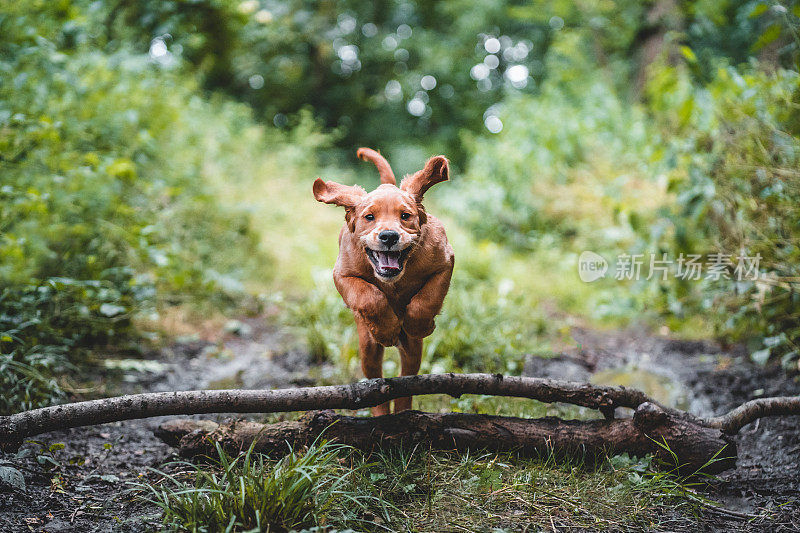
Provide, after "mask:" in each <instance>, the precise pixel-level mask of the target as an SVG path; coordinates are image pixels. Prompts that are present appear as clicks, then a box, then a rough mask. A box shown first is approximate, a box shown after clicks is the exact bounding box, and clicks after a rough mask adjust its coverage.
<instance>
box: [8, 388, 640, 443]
mask: <svg viewBox="0 0 800 533" xmlns="http://www.w3.org/2000/svg"><path fill="white" fill-rule="evenodd" d="M422 394H449V395H450V396H454V397H459V396H461V395H462V394H488V395H492V396H515V397H519V398H532V399H534V400H539V401H542V402H548V403H552V402H566V403H571V404H574V405H581V406H584V407H589V408H592V409H600V410H601V411H603V412H604V414H606V415H608V414H609V413H613V410H614V408H616V407H630V408H634V409H635V408H636V407H637V406H639V405H641V404H642V403H644V402H647V401H651V400H650V399H649V398H648V397H647V395H645V394H644V393H642V392H640V391H637V390H634V389H626V388H624V387H597V386H592V385H589V384H585V383H575V382H570V381H557V380H550V379H539V378H528V377H506V376H503V375H501V374H452V373H451V374H423V375H419V376H404V377H399V378H390V379H371V380H366V381H360V382H357V383H352V384H350V385H336V386H327V387H303V388H296V389H282V390H204V391H182V392H153V393H145V394H132V395H128V396H120V397H117V398H104V399H101V400H90V401H86V402H76V403H70V404H64V405H56V406H53V407H44V408H41V409H34V410H31V411H25V412H22V413H17V414H14V415H10V416H3V417H0V448H2V449H14V448H15V447H18V446H19V444H21V443H22V441H23V440H24V439H25V438H27V437H32V436H34V435H39V434H41V433H46V432H48V431H53V430H57V429H68V428H74V427H80V426H89V425H95V424H104V423H107V422H119V421H122V420H132V419H136V418H148V417H153V416H165V415H190V414H208V413H281V412H291V411H310V410H313V409H362V408H364V407H374V406H376V405H380V404H382V403H384V402H386V401H389V400H394V399H396V398H402V397H405V396H418V395H422Z"/></svg>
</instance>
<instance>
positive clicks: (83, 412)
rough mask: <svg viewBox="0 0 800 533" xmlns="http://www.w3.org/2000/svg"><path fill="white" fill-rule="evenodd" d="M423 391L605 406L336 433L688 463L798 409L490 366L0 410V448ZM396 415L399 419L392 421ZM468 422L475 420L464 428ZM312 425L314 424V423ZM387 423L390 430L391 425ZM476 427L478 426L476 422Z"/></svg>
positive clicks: (293, 435) (356, 421)
mask: <svg viewBox="0 0 800 533" xmlns="http://www.w3.org/2000/svg"><path fill="white" fill-rule="evenodd" d="M424 394H448V395H450V396H454V397H458V396H460V395H462V394H482V395H492V396H515V397H521V398H531V399H535V400H539V401H542V402H548V403H554V402H565V403H570V404H574V405H580V406H584V407H589V408H592V409H598V410H600V411H601V412H603V414H604V415H606V418H607V420H600V421H586V422H579V421H563V420H558V419H550V418H545V419H536V420H530V419H510V418H504V417H489V418H486V417H483V418H470V417H471V416H473V415H457V414H452V415H434V414H425V413H416V414H414V415H405V414H402V413H401V414H400V415H392V416H390V417H378V418H366V419H360V418H353V417H338V418H337V424H336V425H335V426H334V427H339V428H347V427H353V428H356V427H357V428H366V429H365V430H364V431H366V432H365V433H364V435H368V436H369V437H368V438H367V437H363V436H355V435H356V433H358V431H360V430H358V431H356V429H353V430H352V431H350V432H349V433H344V434H342V436H341V437H342V439H344V442H347V443H354V445H357V447H365V446H366V444H367V443H370V442H374V439H373V436H374V434H375V432H376V431H377V432H378V434H379V435H380V438H379V439H378V441H380V442H384V443H392V442H400V443H403V442H412V443H418V442H423V441H426V440H427V441H429V442H432V444H431V445H434V444H435V443H438V444H437V445H441V446H445V444H447V445H448V446H450V447H452V446H456V447H460V446H467V447H468V446H469V445H474V446H480V447H486V448H490V449H493V448H494V449H519V450H522V451H523V452H537V453H538V452H541V451H542V450H543V448H542V447H543V446H545V447H546V448H547V449H552V450H556V451H559V452H562V451H564V452H570V451H584V452H586V453H599V451H600V450H601V449H602V450H605V451H617V452H624V451H627V452H629V453H632V454H639V453H656V454H657V455H658V454H660V453H662V452H663V451H665V450H663V448H661V447H660V446H659V445H658V444H655V441H658V442H660V443H661V444H664V445H666V446H667V447H668V448H669V449H670V450H672V451H673V452H674V453H676V454H677V455H678V457H679V459H680V461H681V462H682V463H686V464H688V465H692V466H697V465H698V464H700V463H703V462H704V461H705V460H708V459H710V458H711V457H715V455H716V454H718V453H720V451H721V450H723V449H725V453H726V454H728V453H731V452H732V454H733V455H732V456H730V457H728V459H727V460H728V461H729V462H724V461H723V462H721V463H720V464H721V465H730V464H732V463H731V462H730V461H733V460H735V459H731V457H735V448H732V447H731V446H732V443H731V441H730V439H729V438H727V437H726V436H725V435H723V433H725V434H728V435H729V434H734V433H736V432H737V431H738V430H739V429H741V428H742V427H743V426H744V425H746V424H748V423H749V422H752V421H753V420H755V419H757V418H761V417H765V416H777V415H789V414H800V398H791V397H788V398H763V399H760V400H754V401H752V402H748V403H746V404H744V405H742V406H740V407H738V408H736V409H734V410H733V411H731V412H730V413H728V414H726V415H723V416H719V417H715V418H712V419H709V420H703V419H699V418H697V417H695V416H693V415H691V414H689V413H685V412H682V411H678V410H675V409H669V408H666V407H663V406H660V405H658V404H657V403H656V402H654V401H652V400H650V399H649V398H648V397H647V396H646V395H645V394H644V393H642V392H640V391H637V390H634V389H626V388H624V387H599V386H593V385H589V384H583V383H575V382H568V381H557V380H549V379H539V378H528V377H504V376H502V375H499V374H435V375H420V376H406V377H400V378H390V379H373V380H368V381H361V382H358V383H353V384H350V385H339V386H326V387H305V388H296V389H283V390H219V391H185V392H163V393H148V394H134V395H129V396H121V397H117V398H105V399H101V400H91V401H86V402H78V403H72V404H65V405H57V406H53V407H46V408H42V409H35V410H32V411H25V412H22V413H18V414H15V415H10V416H4V417H0V448H2V449H10V450H13V449H16V448H18V447H19V445H20V444H21V443H22V442H23V440H24V439H25V438H26V437H31V436H34V435H38V434H41V433H45V432H48V431H53V430H57V429H67V428H73V427H79V426H86V425H94V424H102V423H107V422H117V421H122V420H130V419H135V418H147V417H153V416H164V415H188V414H204V413H272V412H290V411H311V410H317V409H360V408H365V407H372V406H375V405H379V404H381V403H384V402H386V401H389V400H392V399H396V398H402V397H405V396H418V395H424ZM617 407H628V408H632V409H636V412H635V415H634V418H633V419H632V421H631V420H608V419H612V418H613V412H614V409H615V408H617ZM474 416H477V415H474ZM398 417H399V418H398ZM403 417H406V418H408V419H406V418H403ZM415 417H416V418H415ZM426 417H427V418H426ZM392 420H394V421H395V422H392ZM398 420H399V421H400V422H396V421H398ZM182 423H184V424H186V425H185V426H184V427H187V428H190V429H189V430H188V431H184V432H183V433H181V437H180V438H179V441H180V445H181V447H184V446H185V445H186V449H187V450H189V449H191V446H189V445H188V444H187V443H184V442H183V439H184V438H188V436H189V435H191V434H194V433H195V432H200V433H197V435H203V434H204V435H205V437H203V438H206V437H209V436H210V437H211V440H212V441H213V439H214V438H216V437H214V435H216V433H215V432H217V431H218V429H219V428H217V427H216V426H213V427H212V426H209V425H208V424H213V422H207V426H206V427H205V429H203V428H200V427H198V426H197V425H196V424H194V423H193V422H191V421H183V422H182ZM417 423H420V424H427V425H425V426H424V427H427V428H429V430H428V431H427V432H425V431H422V432H420V431H418V430H417V429H416V428H415V426H414V425H413V424H417ZM193 424H194V425H193ZM287 424H289V425H288V426H273V427H270V428H269V430H268V431H269V434H271V435H277V436H276V437H274V438H276V439H278V440H277V441H276V442H279V443H281V445H282V444H283V443H285V442H298V443H300V444H302V443H307V442H308V438H310V437H311V436H314V435H318V432H317V433H314V431H311V430H310V429H302V428H298V427H296V426H292V425H291V424H290V423H287ZM386 424H389V425H388V426H387V425H386ZM392 424H394V426H392ZM470 424H475V425H476V426H475V427H471V426H470ZM238 427H246V426H238ZM314 427H316V428H317V429H319V427H318V426H314ZM392 427H395V428H396V429H394V430H392V429H391V428H392ZM481 427H482V428H484V429H479V428H481ZM435 428H438V429H435ZM491 428H495V429H493V430H492V429H491ZM262 430H264V431H267V429H265V427H261V428H260V429H259V431H262ZM340 430H341V431H343V429H339V430H332V431H333V432H334V433H335V432H336V431H340ZM237 431H239V430H237ZM315 431H316V430H315ZM203 432H205V433H203ZM245 433H246V432H245ZM251 433H252V432H251ZM162 434H166V433H164V432H162ZM225 438H228V437H225ZM225 438H223V441H224V440H225ZM231 438H232V437H231ZM242 438H243V437H242ZM232 439H233V440H232V441H231V442H234V441H235V442H239V441H241V442H245V441H244V440H241V439H240V438H239V437H236V438H232ZM364 439H366V440H364ZM229 440H230V439H229ZM173 441H174V443H175V444H178V441H175V440H174V439H173ZM251 441H252V439H251ZM434 441H435V443H434ZM498 447H500V448H498Z"/></svg>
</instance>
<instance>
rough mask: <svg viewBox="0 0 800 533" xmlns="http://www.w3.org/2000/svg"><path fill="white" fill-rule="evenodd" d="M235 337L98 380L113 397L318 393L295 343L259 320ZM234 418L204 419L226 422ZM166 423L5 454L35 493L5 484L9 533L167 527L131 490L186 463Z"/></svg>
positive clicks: (175, 350) (168, 353)
mask: <svg viewBox="0 0 800 533" xmlns="http://www.w3.org/2000/svg"><path fill="white" fill-rule="evenodd" d="M234 329H237V330H238V333H230V334H226V335H225V336H224V337H223V341H222V347H221V349H220V347H218V346H216V345H214V344H211V343H208V342H203V341H189V342H184V343H179V344H176V345H174V346H171V347H169V348H166V349H164V350H162V351H160V352H157V353H153V354H152V359H149V360H143V361H142V360H122V361H113V362H112V363H111V366H112V367H114V370H108V371H106V372H103V373H102V375H98V376H97V379H98V380H101V379H102V380H104V381H107V382H110V383H114V385H113V387H112V388H111V389H110V390H108V391H107V393H108V394H112V395H117V394H130V393H137V392H147V391H154V392H157V391H173V390H193V389H201V388H233V387H237V388H270V387H272V388H281V387H291V386H299V385H309V384H313V380H309V375H310V374H312V362H311V361H310V359H309V357H308V355H307V354H305V353H303V352H300V351H297V350H285V349H284V346H286V345H287V341H286V338H285V336H284V334H282V333H281V332H280V331H279V330H277V329H275V328H271V327H267V326H265V325H264V321H263V320H255V319H253V320H247V321H244V322H241V323H240V324H239V327H237V328H234ZM120 369H123V370H120ZM313 373H315V374H317V375H319V374H320V369H319V368H318V367H314V368H313ZM236 416H239V415H236ZM225 417H226V415H217V416H214V415H212V416H209V415H203V418H212V419H219V420H221V419H223V418H225ZM162 420H163V418H161V417H159V418H151V419H145V420H129V421H125V422H118V423H112V424H103V425H101V426H94V427H86V428H76V429H72V430H67V431H56V432H52V433H48V434H44V435H40V436H38V437H37V438H36V439H35V440H34V442H30V443H28V444H25V445H24V446H23V447H22V449H21V450H20V452H19V453H18V454H16V455H14V454H6V455H4V456H3V457H2V459H0V469H2V468H3V467H13V468H15V469H17V470H18V471H20V472H21V473H22V474H23V475H24V477H25V489H24V490H18V488H16V489H14V488H11V487H10V486H8V485H7V484H6V485H4V484H3V482H2V481H1V480H0V532H3V533H4V532H9V533H10V532H15V533H16V532H18V531H19V532H23V531H45V532H48V533H50V532H59V533H60V532H66V531H71V532H80V533H84V532H100V531H102V532H107V531H145V530H152V529H155V528H156V526H157V521H155V520H152V519H148V518H147V516H148V515H149V516H151V517H155V516H156V514H157V509H156V508H155V507H154V506H148V505H144V504H142V503H137V502H133V501H132V500H131V497H130V495H129V494H127V493H126V491H129V490H130V489H131V485H129V483H132V482H133V483H135V482H137V481H141V480H143V479H146V478H147V477H150V478H151V479H154V478H155V476H152V475H149V471H148V468H158V467H159V466H160V465H162V464H163V463H164V462H165V461H168V460H172V459H177V457H175V456H173V455H172V453H173V450H172V449H171V448H170V447H169V446H167V445H166V444H164V443H163V442H161V441H160V440H159V439H157V438H156V437H155V436H154V435H153V429H155V428H156V427H157V426H158V425H159V423H161V421H162ZM38 443H42V444H38ZM54 443H61V444H63V445H64V447H63V449H56V450H52V451H49V450H48V448H49V447H50V446H52V445H53V444H54ZM58 446H60V445H58ZM58 446H57V447H58ZM40 457H41V458H40ZM51 460H52V461H51ZM42 462H44V464H42ZM54 463H57V464H54Z"/></svg>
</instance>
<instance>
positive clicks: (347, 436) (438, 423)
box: [157, 403, 736, 474]
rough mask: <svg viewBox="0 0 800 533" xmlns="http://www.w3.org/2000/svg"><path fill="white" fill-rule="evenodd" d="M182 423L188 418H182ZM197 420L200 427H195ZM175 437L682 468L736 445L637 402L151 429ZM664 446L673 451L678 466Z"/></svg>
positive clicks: (209, 446) (269, 446) (728, 461)
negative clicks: (542, 410) (563, 412)
mask: <svg viewBox="0 0 800 533" xmlns="http://www.w3.org/2000/svg"><path fill="white" fill-rule="evenodd" d="M187 422H188V423H187ZM201 424H205V425H201ZM157 435H159V436H160V437H161V438H162V439H164V440H166V441H167V442H170V443H175V442H178V448H179V450H180V453H181V454H182V455H184V456H186V457H198V456H212V457H213V456H215V455H216V451H215V445H216V444H217V443H218V444H220V445H221V446H222V447H223V448H224V449H226V450H227V451H228V452H229V453H234V454H235V453H238V452H239V451H241V450H243V449H247V448H249V447H250V446H251V445H253V446H254V449H255V450H256V451H259V452H262V453H266V454H269V455H271V456H273V457H275V456H281V455H284V454H285V453H287V452H288V450H289V449H290V447H291V448H293V449H297V448H299V447H303V446H307V445H309V444H311V443H312V442H314V441H315V440H316V439H318V438H319V437H320V435H322V437H323V438H324V439H326V440H330V441H334V442H338V443H341V444H346V445H348V446H352V447H354V448H358V449H360V450H364V451H367V452H369V451H371V450H373V449H375V448H381V449H386V448H388V447H406V448H413V447H414V446H417V445H422V446H424V447H426V448H427V447H431V448H434V449H443V450H465V449H472V450H489V451H493V452H517V453H520V454H522V455H526V456H533V455H545V454H548V453H551V452H553V453H555V454H556V455H558V456H563V455H578V456H583V457H585V458H587V459H589V460H593V459H595V458H597V457H605V456H607V455H612V454H615V453H622V452H627V453H629V454H631V455H636V456H644V455H646V454H653V455H655V456H656V457H658V458H661V459H662V460H664V461H665V462H667V464H669V465H671V466H676V467H679V470H680V471H681V472H682V473H685V474H693V473H695V472H697V471H698V470H700V469H701V468H702V469H703V471H704V472H708V473H717V472H721V471H723V470H726V469H728V468H732V467H734V466H735V464H736V446H735V444H734V443H733V441H732V440H731V439H730V438H729V437H728V436H726V435H724V434H723V433H722V432H721V431H720V430H718V429H712V428H708V427H705V426H702V425H698V424H696V423H694V422H693V421H691V420H690V419H687V418H685V417H680V416H676V415H674V414H671V413H668V412H666V411H664V410H662V409H660V408H659V407H658V406H656V405H654V404H651V403H645V404H642V405H641V406H639V408H638V409H637V410H636V411H635V413H634V416H633V418H632V419H620V420H590V421H578V420H561V419H559V418H553V417H547V418H538V419H525V418H511V417H502V416H488V415H476V414H464V413H447V414H434V413H421V412H419V411H405V412H402V413H399V414H394V415H386V416H380V417H353V416H340V415H336V414H335V413H334V412H333V411H315V412H311V413H308V414H307V415H305V416H304V417H303V418H301V419H300V420H299V421H294V422H280V423H277V424H259V423H256V422H247V421H229V422H226V423H224V424H222V425H219V426H217V427H215V428H213V429H210V428H209V425H208V421H202V422H193V421H169V422H166V423H165V424H162V426H161V427H160V428H159V431H158V432H157ZM667 448H668V449H669V450H671V451H672V452H673V453H675V455H676V456H677V462H678V464H673V463H674V462H675V459H674V458H673V457H672V456H671V454H670V453H669V451H668V450H667Z"/></svg>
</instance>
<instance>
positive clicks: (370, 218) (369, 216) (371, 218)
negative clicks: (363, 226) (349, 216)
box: [364, 214, 375, 220]
mask: <svg viewBox="0 0 800 533" xmlns="http://www.w3.org/2000/svg"><path fill="white" fill-rule="evenodd" d="M364 218H366V219H367V220H375V215H372V214H370V215H364Z"/></svg>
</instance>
